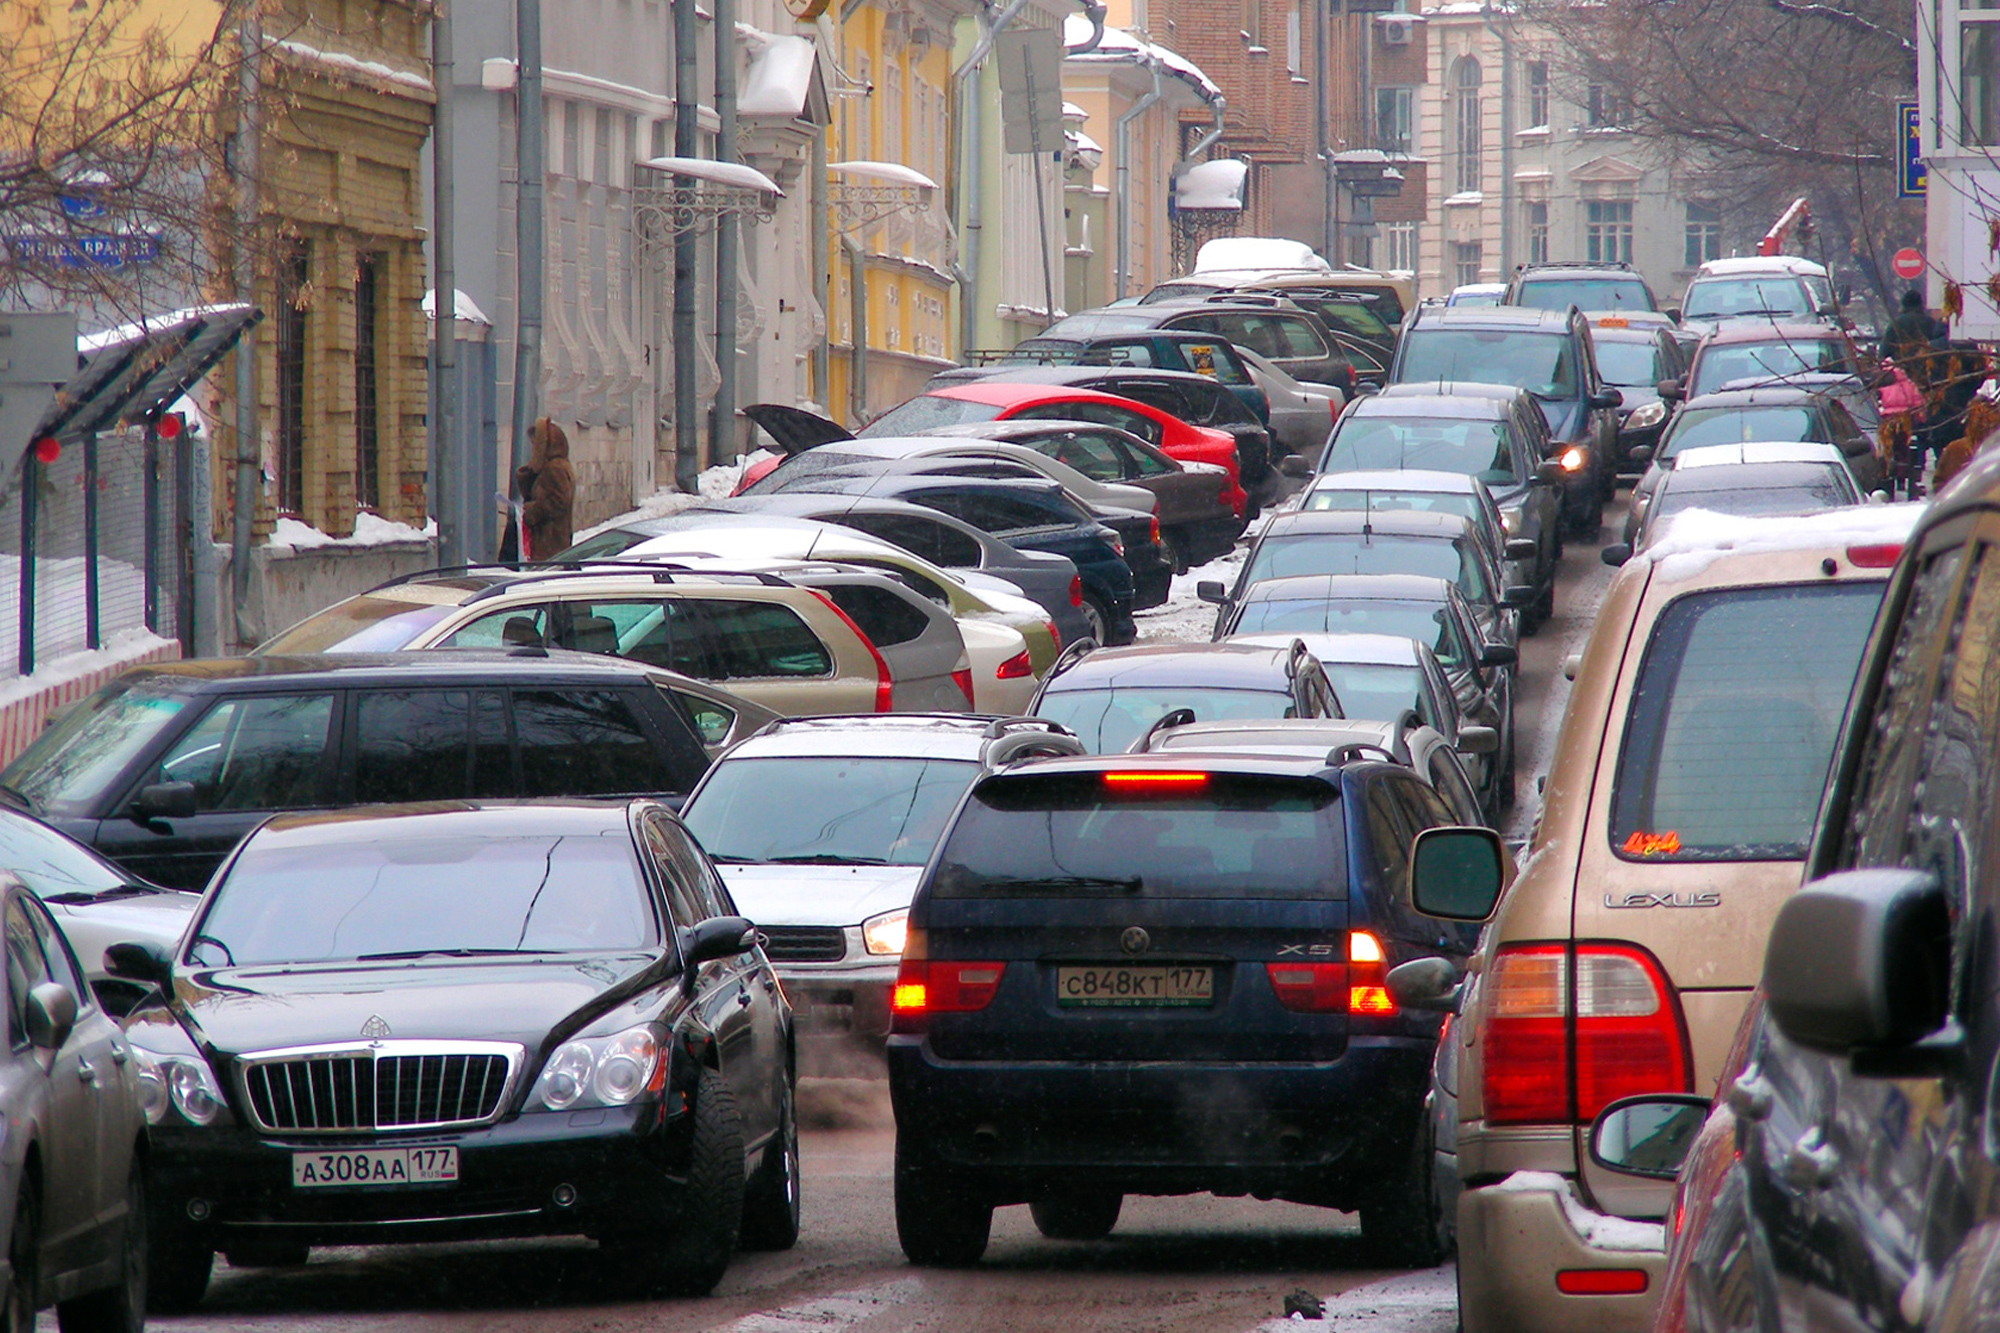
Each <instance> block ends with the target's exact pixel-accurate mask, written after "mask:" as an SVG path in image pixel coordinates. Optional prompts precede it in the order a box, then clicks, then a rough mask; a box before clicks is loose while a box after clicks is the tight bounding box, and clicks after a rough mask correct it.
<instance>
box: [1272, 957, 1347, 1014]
mask: <svg viewBox="0 0 2000 1333" xmlns="http://www.w3.org/2000/svg"><path fill="white" fill-rule="evenodd" d="M1264 975H1265V976H1267V977H1269V978H1270V979H1271V991H1272V993H1273V994H1275V995H1276V996H1277V997H1278V1003H1279V1004H1282V1005H1284V1006H1285V1008H1287V1009H1289V1010H1291V1011H1292V1012H1293V1013H1295V1014H1339V1013H1345V1012H1346V1011H1347V964H1345V963H1266V964H1264Z"/></svg>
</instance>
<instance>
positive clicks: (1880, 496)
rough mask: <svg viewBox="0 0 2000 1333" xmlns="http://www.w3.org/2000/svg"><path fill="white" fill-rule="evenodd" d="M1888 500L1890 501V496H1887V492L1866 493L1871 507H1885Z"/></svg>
mask: <svg viewBox="0 0 2000 1333" xmlns="http://www.w3.org/2000/svg"><path fill="white" fill-rule="evenodd" d="M1889 500H1890V495H1889V492H1887V491H1870V492H1868V503H1869V504H1872V505H1885V504H1888V503H1889Z"/></svg>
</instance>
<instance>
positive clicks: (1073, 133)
mask: <svg viewBox="0 0 2000 1333" xmlns="http://www.w3.org/2000/svg"><path fill="white" fill-rule="evenodd" d="M1068 139H1069V146H1070V151H1071V152H1076V153H1099V154H1101V153H1103V152H1104V145H1103V144H1101V143H1099V142H1097V140H1095V139H1093V138H1091V137H1090V136H1089V135H1088V134H1085V133H1084V132H1083V131H1082V130H1070V131H1069V132H1068ZM1087 216H1088V215H1086V217H1087Z"/></svg>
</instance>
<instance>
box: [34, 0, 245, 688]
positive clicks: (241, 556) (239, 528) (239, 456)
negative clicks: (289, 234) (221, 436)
mask: <svg viewBox="0 0 2000 1333" xmlns="http://www.w3.org/2000/svg"><path fill="white" fill-rule="evenodd" d="M237 35H238V37H239V39H240V40H241V42H242V45H243V66H242V68H241V69H239V70H238V71H237V77H236V85H237V92H238V95H239V96H240V97H241V99H242V101H241V104H240V105H239V106H238V107H237V109H236V117H237V119H236V169H237V171H238V172H239V173H240V177H239V180H238V183H237V193H236V226H237V232H238V235H237V238H236V292H237V299H238V300H240V301H254V300H255V299H256V295H257V291H256V283H257V260H256V256H255V255H254V254H253V253H252V247H251V240H250V238H251V235H252V232H253V231H254V229H255V228H256V226H257V210H258V200H257V173H258V162H257V156H258V154H257V150H258V147H259V142H260V139H261V137H262V134H263V123H262V122H263V117H262V115H261V113H260V110H259V108H261V107H262V106H263V90H262V88H261V87H260V86H259V81H260V78H261V75H262V71H261V68H260V66H261V63H262V60H263V54H264V30H263V28H262V26H260V25H259V24H258V22H257V20H255V19H245V20H244V21H243V23H242V24H241V25H240V26H239V27H238V28H237ZM256 334H257V331H256V330H255V329H254V328H251V329H245V330H244V331H243V336H242V337H240V338H238V339H237V340H236V514H235V520H236V521H235V526H234V527H233V529H232V530H231V533H230V542H229V548H230V549H229V593H230V599H231V602H232V604H233V605H234V608H235V619H236V635H235V637H236V643H237V645H238V646H239V647H242V648H248V647H250V646H251V645H252V644H254V643H256V642H257V639H258V634H257V626H256V623H255V620H254V618H253V617H252V616H251V614H250V538H251V524H253V523H254V522H255V521H256V519H257V496H258V493H259V492H260V491H262V490H263V485H262V482H263V478H262V476H261V473H262V472H263V460H262V451H261V449H260V447H259V442H258V437H257V356H256V352H257V337H256ZM30 484H31V485H32V482H31V483H30ZM28 527H29V525H28V524H26V523H23V524H22V530H23V531H27V530H28ZM200 540H202V541H207V540H208V534H207V533H202V534H201V537H200ZM30 610H31V611H32V608H30ZM217 637H218V638H220V637H221V636H220V635H218V636H217ZM217 646H218V647H221V646H222V645H220V644H218V645H217Z"/></svg>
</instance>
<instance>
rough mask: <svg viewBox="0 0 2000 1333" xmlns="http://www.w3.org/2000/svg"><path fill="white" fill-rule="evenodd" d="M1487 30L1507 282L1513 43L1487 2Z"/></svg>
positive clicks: (1511, 266) (1511, 242) (1502, 261)
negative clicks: (1492, 47) (1492, 52)
mask: <svg viewBox="0 0 2000 1333" xmlns="http://www.w3.org/2000/svg"><path fill="white" fill-rule="evenodd" d="M1480 18H1481V20H1482V21H1483V22H1484V23H1485V24H1486V30H1487V31H1488V32H1490V33H1492V34H1493V36H1494V37H1495V38H1496V39H1497V40H1498V41H1499V43H1500V272H1499V275H1498V276H1499V279H1500V281H1502V282H1506V281H1508V280H1509V278H1511V277H1512V275H1513V272H1514V43H1513V40H1512V39H1511V38H1509V37H1508V36H1507V33H1506V30H1505V29H1503V28H1501V27H1500V26H1498V25H1497V24H1495V23H1494V21H1493V6H1492V4H1491V3H1490V0H1489V3H1488V4H1487V5H1486V7H1485V8H1484V9H1483V10H1481V12H1480Z"/></svg>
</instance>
